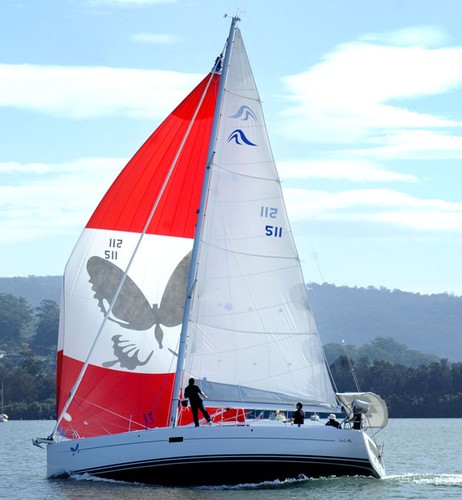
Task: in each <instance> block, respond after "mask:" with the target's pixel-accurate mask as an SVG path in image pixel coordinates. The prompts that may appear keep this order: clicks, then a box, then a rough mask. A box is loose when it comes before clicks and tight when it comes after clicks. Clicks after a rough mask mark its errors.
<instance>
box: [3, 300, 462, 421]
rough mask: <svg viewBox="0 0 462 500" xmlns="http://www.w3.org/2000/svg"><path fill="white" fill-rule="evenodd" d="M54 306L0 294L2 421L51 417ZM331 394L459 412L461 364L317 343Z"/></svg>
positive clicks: (382, 348) (404, 408)
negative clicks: (368, 394)
mask: <svg viewBox="0 0 462 500" xmlns="http://www.w3.org/2000/svg"><path fill="white" fill-rule="evenodd" d="M58 325H59V306H58V305H57V303H56V302H54V301H53V300H44V301H42V302H41V303H40V305H39V306H37V307H31V306H30V305H29V304H28V303H27V302H26V300H25V299H23V298H20V297H19V298H18V297H15V296H13V295H11V294H5V293H0V381H2V382H3V387H4V395H3V396H4V412H5V413H7V414H8V415H9V416H10V419H24V420H26V419H27V420H36V419H55V418H56V414H55V387H56V379H55V369H56V343H57V338H58ZM325 351H326V358H327V361H328V364H329V367H330V371H331V374H332V377H333V380H334V381H335V384H336V388H337V390H338V392H355V391H357V390H359V391H372V392H375V393H377V394H379V395H380V396H381V397H382V398H383V399H385V401H386V402H387V405H388V409H389V415H390V417H391V418H408V417H409V418H417V417H422V418H423V417H425V418H427V417H428V418H437V417H446V418H448V417H457V418H461V417H462V363H459V362H458V363H450V362H448V360H447V359H440V358H438V357H436V356H432V355H428V354H424V353H421V352H419V351H416V350H412V349H408V348H407V347H406V346H405V345H404V344H400V343H399V342H397V341H396V340H394V339H392V338H389V337H377V338H376V339H374V340H373V341H371V342H370V343H368V344H365V345H362V346H360V347H356V346H352V345H343V344H327V345H325Z"/></svg>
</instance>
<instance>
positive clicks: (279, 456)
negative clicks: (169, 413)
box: [47, 421, 385, 485]
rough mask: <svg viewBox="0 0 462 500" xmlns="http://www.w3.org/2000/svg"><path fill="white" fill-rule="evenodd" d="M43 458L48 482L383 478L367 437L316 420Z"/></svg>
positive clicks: (189, 432) (87, 446)
mask: <svg viewBox="0 0 462 500" xmlns="http://www.w3.org/2000/svg"><path fill="white" fill-rule="evenodd" d="M265 423H266V425H265ZM47 454H48V470H47V474H48V477H65V476H68V475H70V474H74V473H76V474H79V473H90V474H93V475H96V476H100V477H106V478H111V479H117V480H124V481H137V482H143V483H151V484H164V485H167V484H170V485H220V484H242V483H257V482H261V481H272V480H277V479H280V480H284V479H288V478H297V477H300V476H302V475H304V476H307V477H319V476H331V475H336V476H344V475H364V476H374V477H376V478H381V477H383V476H384V474H385V471H384V467H383V462H382V459H381V457H380V453H379V451H378V449H377V448H376V446H375V444H374V443H373V441H372V440H371V439H370V438H369V437H368V436H367V434H366V433H365V432H362V431H357V430H350V429H341V430H338V429H335V428H331V427H326V426H324V425H323V424H320V423H318V424H316V423H308V425H304V426H301V427H298V426H291V425H284V424H281V425H278V424H277V423H274V422H269V421H266V422H265V421H254V422H253V423H250V424H247V425H238V426H235V425H223V426H203V427H199V428H195V427H177V428H174V429H170V428H161V429H152V430H146V431H141V432H129V433H123V434H116V435H112V436H100V437H93V438H85V439H79V440H68V441H62V442H56V443H51V444H49V445H48V447H47ZM252 465H257V466H258V467H252Z"/></svg>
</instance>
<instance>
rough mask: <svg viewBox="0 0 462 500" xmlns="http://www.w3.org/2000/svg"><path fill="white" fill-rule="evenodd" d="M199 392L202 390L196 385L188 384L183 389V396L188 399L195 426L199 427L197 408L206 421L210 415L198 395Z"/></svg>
mask: <svg viewBox="0 0 462 500" xmlns="http://www.w3.org/2000/svg"><path fill="white" fill-rule="evenodd" d="M201 394H202V391H201V390H200V389H199V387H198V386H197V385H188V386H187V387H186V389H185V390H184V397H185V398H188V399H189V404H190V405H191V411H192V415H193V419H194V424H195V426H196V427H199V410H200V411H201V413H202V415H203V416H204V418H205V420H207V422H210V415H209V413H208V412H207V410H206V409H205V408H204V402H203V401H202V399H201V397H200V395H201Z"/></svg>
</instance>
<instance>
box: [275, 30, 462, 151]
mask: <svg viewBox="0 0 462 500" xmlns="http://www.w3.org/2000/svg"><path fill="white" fill-rule="evenodd" d="M424 41H425V43H424ZM443 41H444V34H443V33H442V32H441V31H440V30H437V29H434V30H432V29H431V28H422V27H419V28H414V29H412V30H407V31H406V30H405V31H402V32H393V33H391V34H390V33H389V34H384V35H383V36H382V37H379V35H377V34H375V35H369V36H365V37H362V39H361V40H359V41H357V42H351V43H346V44H343V45H340V46H338V47H336V49H335V51H333V52H331V53H330V54H327V55H326V56H325V57H324V58H323V60H322V62H320V63H319V64H316V65H315V66H313V67H312V68H311V69H310V70H309V71H306V72H303V73H300V74H297V75H292V76H288V77H286V78H284V80H283V83H284V84H285V86H286V89H287V91H288V92H289V93H290V94H291V97H290V98H289V106H288V108H287V109H286V110H285V111H284V112H283V114H282V115H281V116H282V119H283V121H284V123H283V125H282V130H283V132H285V135H286V136H288V137H290V138H292V139H296V140H298V141H304V142H320V143H331V144H351V143H357V142H361V141H362V142H366V143H367V142H370V143H371V144H372V145H373V146H378V145H380V144H381V143H384V142H386V141H387V138H388V137H389V135H390V134H396V131H402V130H405V129H414V130H423V129H425V130H433V131H435V130H440V131H441V132H440V133H441V134H443V133H444V132H445V131H446V129H448V128H451V127H460V126H461V125H462V123H460V122H459V121H457V120H454V119H453V118H451V117H450V116H444V115H441V114H439V113H429V112H428V111H423V108H422V110H419V104H420V101H419V99H420V98H423V97H431V96H437V95H442V94H445V93H448V92H450V91H453V92H455V91H459V92H460V90H461V89H462V47H438V48H429V47H427V46H425V45H432V44H433V45H435V44H437V42H443ZM379 42H380V43H379ZM391 42H393V43H391ZM427 109H428V108H427Z"/></svg>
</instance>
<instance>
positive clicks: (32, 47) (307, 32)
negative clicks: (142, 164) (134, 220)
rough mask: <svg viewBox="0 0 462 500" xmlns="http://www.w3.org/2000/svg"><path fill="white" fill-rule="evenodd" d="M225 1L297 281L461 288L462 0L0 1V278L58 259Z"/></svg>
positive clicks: (199, 72) (221, 21)
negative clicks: (272, 163) (261, 125)
mask: <svg viewBox="0 0 462 500" xmlns="http://www.w3.org/2000/svg"><path fill="white" fill-rule="evenodd" d="M236 14H238V15H239V17H240V18H241V22H240V24H239V27H240V29H241V31H242V35H243V39H244V43H245V46H246V49H247V53H248V56H249V59H250V62H251V65H252V69H253V72H254V76H255V79H256V82H257V87H258V89H259V92H260V95H261V98H262V100H263V108H264V113H265V119H266V125H267V129H268V134H269V137H270V141H271V144H272V149H273V154H274V157H275V160H276V164H277V166H278V171H279V175H280V178H281V181H282V183H283V184H282V185H283V189H284V193H285V200H286V205H287V209H288V212H289V216H290V218H291V219H292V229H293V231H294V234H295V239H296V241H297V244H298V251H299V254H300V258H301V260H302V264H303V271H304V276H305V281H306V282H315V283H324V282H327V283H332V284H334V285H336V286H348V287H376V288H381V287H384V288H387V289H390V290H394V289H399V290H403V291H409V292H413V293H421V294H434V293H450V294H454V295H457V296H459V295H462V265H461V258H462V192H461V191H462V189H461V188H462V182H461V181H462V171H461V169H460V167H461V159H462V129H461V126H462V30H461V29H460V19H462V2H461V1H460V0H438V2H436V1H434V0H387V1H385V0H322V1H321V0H316V1H314V0H291V1H290V2H279V1H275V0H241V1H240V2H239V3H236V2H235V1H227V0H170V1H167V0H164V1H161V0H2V1H1V4H0V24H1V29H0V277H13V276H46V275H51V276H55V275H62V274H63V271H64V267H65V265H66V262H67V259H68V258H69V255H70V253H71V251H72V249H73V247H74V245H75V243H76V241H77V239H78V237H79V235H80V233H81V232H82V230H83V228H84V226H85V225H86V223H87V221H88V219H89V217H90V215H91V214H92V212H93V210H94V209H95V208H96V205H97V204H98V202H99V200H100V199H101V197H102V196H103V195H104V193H105V191H106V190H107V189H108V188H109V186H110V184H111V182H112V181H113V180H114V179H115V177H116V176H117V174H118V173H119V172H120V170H121V169H122V168H123V167H124V165H125V164H126V162H127V161H128V160H129V159H130V157H131V156H132V155H133V154H134V153H135V152H136V151H137V149H138V148H139V147H140V146H141V145H142V143H143V142H144V141H145V140H146V139H147V137H148V136H149V135H150V134H151V133H152V132H153V130H154V129H155V128H156V126H157V125H158V124H159V123H160V122H161V121H162V120H163V119H164V118H165V116H166V115H167V114H168V113H169V112H170V111H171V110H172V109H173V108H174V107H175V106H176V105H177V104H178V103H179V102H180V101H181V100H182V99H183V98H184V97H185V96H186V95H187V94H188V93H189V91H190V90H192V88H193V87H194V86H195V85H196V84H197V83H198V82H199V81H200V80H201V79H202V78H203V76H205V74H207V73H208V72H209V70H210V69H211V67H212V64H213V62H214V60H215V58H216V56H217V55H218V54H219V53H220V52H221V50H222V49H223V46H224V43H225V40H226V37H227V35H228V31H229V25H230V19H229V17H225V15H228V16H233V15H236Z"/></svg>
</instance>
